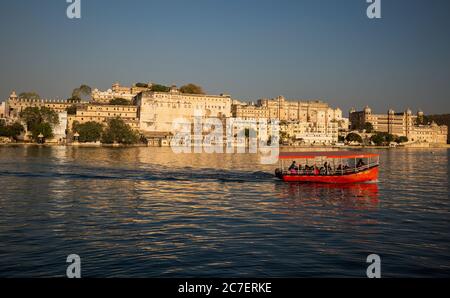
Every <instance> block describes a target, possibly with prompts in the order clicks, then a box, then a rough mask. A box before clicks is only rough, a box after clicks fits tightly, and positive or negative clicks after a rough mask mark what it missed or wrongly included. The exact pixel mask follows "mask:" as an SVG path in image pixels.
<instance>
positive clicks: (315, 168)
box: [314, 166, 320, 176]
mask: <svg viewBox="0 0 450 298" xmlns="http://www.w3.org/2000/svg"><path fill="white" fill-rule="evenodd" d="M319 174H320V171H319V169H318V168H317V167H316V166H314V175H316V176H317V175H319Z"/></svg>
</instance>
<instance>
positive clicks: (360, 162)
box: [356, 158, 366, 168]
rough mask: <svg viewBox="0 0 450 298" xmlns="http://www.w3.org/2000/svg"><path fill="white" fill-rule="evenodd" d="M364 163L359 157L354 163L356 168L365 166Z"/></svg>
mask: <svg viewBox="0 0 450 298" xmlns="http://www.w3.org/2000/svg"><path fill="white" fill-rule="evenodd" d="M365 165H366V164H365V163H364V161H363V160H362V158H361V159H359V161H358V164H357V165H356V167H357V168H360V167H363V166H365Z"/></svg>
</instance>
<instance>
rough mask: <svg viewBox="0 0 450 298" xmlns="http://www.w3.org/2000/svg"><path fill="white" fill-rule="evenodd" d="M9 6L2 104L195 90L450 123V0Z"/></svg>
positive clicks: (1, 19) (108, 1) (166, 0)
mask: <svg viewBox="0 0 450 298" xmlns="http://www.w3.org/2000/svg"><path fill="white" fill-rule="evenodd" d="M81 1H82V19H81V20H69V19H67V18H66V14H65V11H66V7H67V5H68V4H67V3H66V1H65V0H39V1H29V0H10V1H2V2H1V9H0V23H1V26H0V33H1V34H0V37H1V43H0V44H1V46H0V67H1V71H0V98H2V99H5V98H6V97H7V96H8V94H9V93H10V92H11V90H13V89H14V90H17V91H18V92H22V91H36V92H38V93H39V94H40V95H41V96H42V97H51V98H54V97H59V98H66V97H68V96H69V95H70V94H71V90H72V89H73V88H75V87H77V86H79V85H80V84H82V83H86V84H88V85H90V86H92V87H94V88H95V87H97V88H100V89H107V88H110V86H111V84H112V83H113V82H114V81H120V82H121V83H122V84H131V83H133V82H139V81H142V82H148V81H152V82H159V83H163V84H172V83H175V84H177V85H181V84H184V83H188V82H194V83H198V84H200V85H202V86H203V87H204V88H205V89H206V90H207V91H208V92H210V93H229V94H231V95H232V96H233V97H235V98H239V99H244V100H256V99H258V98H261V97H275V96H277V95H284V96H286V97H287V98H320V99H323V100H325V101H327V102H329V103H330V104H332V105H334V106H339V107H341V108H342V109H344V110H345V111H347V110H348V109H349V108H350V107H351V106H356V107H363V106H364V105H366V104H369V105H371V106H372V107H373V108H374V109H375V110H376V111H379V112H384V111H386V110H387V109H388V108H390V107H392V108H395V109H396V110H403V109H404V108H406V107H410V108H412V109H414V110H415V109H417V108H422V109H424V110H425V112H427V113H450V17H449V16H450V1H448V0H382V15H383V19H381V20H369V19H368V18H367V17H366V14H365V11H366V7H367V5H368V4H367V3H366V1H365V0H292V1H288V0H270V1H269V0H179V1H177V0H161V1H159V0H127V1H125V0H120V1H119V0H81Z"/></svg>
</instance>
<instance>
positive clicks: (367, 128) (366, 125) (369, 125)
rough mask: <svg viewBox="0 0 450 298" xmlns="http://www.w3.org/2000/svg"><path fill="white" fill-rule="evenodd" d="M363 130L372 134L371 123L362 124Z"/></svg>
mask: <svg viewBox="0 0 450 298" xmlns="http://www.w3.org/2000/svg"><path fill="white" fill-rule="evenodd" d="M364 130H365V131H366V132H367V133H372V132H373V125H372V123H370V122H366V123H365V124H364Z"/></svg>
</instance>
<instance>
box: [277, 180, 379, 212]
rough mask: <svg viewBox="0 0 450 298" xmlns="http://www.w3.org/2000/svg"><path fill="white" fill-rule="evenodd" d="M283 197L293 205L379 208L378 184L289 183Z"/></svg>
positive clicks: (284, 189)
mask: <svg viewBox="0 0 450 298" xmlns="http://www.w3.org/2000/svg"><path fill="white" fill-rule="evenodd" d="M282 189H283V191H284V192H283V193H282V196H283V197H285V198H288V199H289V200H290V202H291V203H292V204H293V205H297V204H298V205H305V204H310V203H311V202H312V201H316V203H319V204H331V205H339V206H341V207H344V208H353V209H363V210H364V209H366V210H367V209H376V208H378V207H379V198H378V184H377V183H360V184H316V183H307V184H305V183H289V184H287V187H282Z"/></svg>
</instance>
